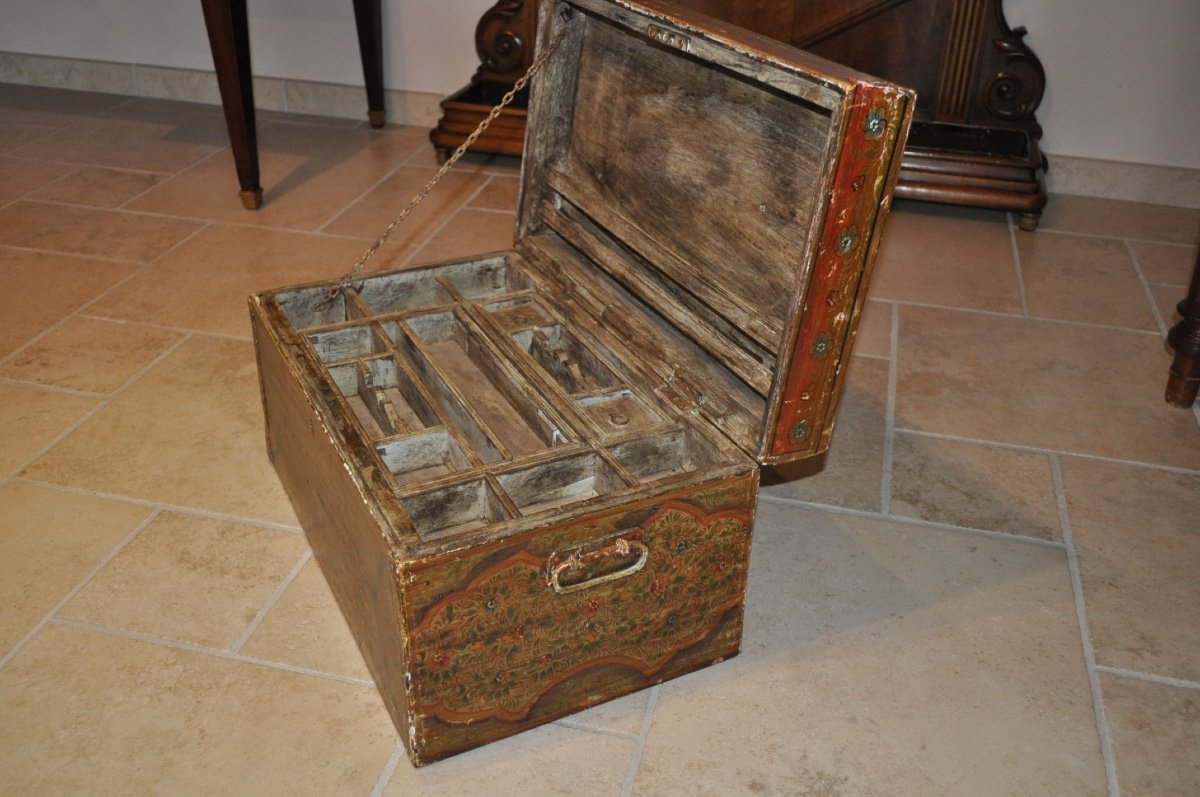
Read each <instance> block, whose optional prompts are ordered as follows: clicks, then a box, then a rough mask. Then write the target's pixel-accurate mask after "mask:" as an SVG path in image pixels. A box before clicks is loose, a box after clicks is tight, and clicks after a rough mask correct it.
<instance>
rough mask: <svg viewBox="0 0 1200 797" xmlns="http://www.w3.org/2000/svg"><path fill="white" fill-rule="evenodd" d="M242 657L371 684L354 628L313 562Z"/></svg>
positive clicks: (291, 587)
mask: <svg viewBox="0 0 1200 797" xmlns="http://www.w3.org/2000/svg"><path fill="white" fill-rule="evenodd" d="M242 653H244V654H246V655H247V656H254V657H256V658H260V659H266V660H268V661H278V662H283V663H285V664H291V665H294V666H296V667H305V668H308V669H310V670H318V671H320V672H328V673H334V674H335V675H344V676H346V677H347V678H360V679H362V680H364V681H369V680H371V674H370V673H369V672H368V671H367V665H366V664H364V663H363V658H362V654H361V653H359V652H358V646H357V645H355V644H354V637H353V636H351V634H350V628H349V627H348V626H347V625H346V621H345V619H343V618H342V613H341V611H340V610H339V609H338V605H337V601H335V600H334V598H333V593H332V592H330V591H329V585H328V584H327V583H326V582H325V577H324V576H323V575H321V570H320V568H319V567H318V566H317V563H316V560H313V559H310V560H309V561H308V563H307V564H306V565H304V567H303V569H301V570H300V573H299V574H298V575H297V576H296V578H295V579H293V581H292V583H291V584H289V585H288V588H287V589H286V590H285V591H284V593H283V594H282V595H281V596H279V600H278V601H276V603H275V605H274V606H272V607H271V610H270V611H269V612H267V615H266V617H264V618H263V620H262V622H261V623H259V626H258V628H256V629H255V630H254V633H253V634H252V635H251V636H250V639H249V640H247V642H246V644H245V645H244V646H243V647H242Z"/></svg>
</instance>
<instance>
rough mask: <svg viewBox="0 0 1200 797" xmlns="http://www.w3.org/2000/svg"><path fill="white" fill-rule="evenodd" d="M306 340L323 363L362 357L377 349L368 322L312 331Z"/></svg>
mask: <svg viewBox="0 0 1200 797" xmlns="http://www.w3.org/2000/svg"><path fill="white" fill-rule="evenodd" d="M308 341H309V343H311V344H312V347H313V350H314V351H316V353H317V356H318V357H319V358H321V362H324V363H334V362H338V361H340V360H349V359H350V358H352V357H362V356H363V355H365V354H372V353H374V352H377V351H378V350H379V349H378V344H377V342H376V341H375V336H374V333H373V332H372V331H371V325H370V324H359V325H356V326H351V327H342V328H340V329H331V330H327V331H325V332H314V333H312V334H310V335H309V336H308Z"/></svg>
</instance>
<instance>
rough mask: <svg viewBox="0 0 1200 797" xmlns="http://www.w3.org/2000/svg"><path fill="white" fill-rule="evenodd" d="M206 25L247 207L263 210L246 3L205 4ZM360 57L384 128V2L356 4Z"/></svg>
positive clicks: (358, 0) (372, 111) (370, 103)
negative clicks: (381, 4) (381, 10)
mask: <svg viewBox="0 0 1200 797" xmlns="http://www.w3.org/2000/svg"><path fill="white" fill-rule="evenodd" d="M200 2H201V5H202V6H203V8H204V25H205V27H206V28H207V29H208V43H209V46H210V47H211V48H212V55H213V65H214V67H215V68H216V71H217V85H218V86H219V87H220V90H221V103H222V105H223V106H224V109H225V124H226V125H227V126H228V128H229V144H230V147H231V148H232V149H233V160H234V164H235V165H236V168H237V177H238V185H239V186H240V187H241V190H240V192H239V193H240V195H241V197H242V204H243V205H244V206H245V207H246V209H247V210H256V209H257V208H259V207H261V206H262V184H261V183H260V181H259V169H258V136H257V134H256V133H255V124H254V85H253V82H252V79H251V75H250V30H249V24H248V21H247V16H246V0H200ZM354 21H355V24H356V26H357V28H358V45H359V54H360V56H361V58H362V67H363V77H364V79H365V81H366V84H367V108H368V109H369V110H368V111H367V118H368V119H369V120H370V122H371V126H372V127H383V123H384V119H385V117H386V113H385V111H384V104H383V32H382V27H381V25H380V0H354Z"/></svg>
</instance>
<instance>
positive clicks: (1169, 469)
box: [896, 403, 1200, 476]
mask: <svg viewBox="0 0 1200 797" xmlns="http://www.w3.org/2000/svg"><path fill="white" fill-rule="evenodd" d="M1196 410H1197V419H1198V420H1200V403H1197V406H1196ZM896 431H897V432H900V433H902V434H907V435H913V436H915V437H930V438H933V439H934V440H949V441H951V442H956V443H975V444H976V445H982V446H989V447H991V448H1006V449H1009V450H1012V451H1029V452H1032V453H1035V454H1057V455H1061V456H1064V457H1072V458H1074V459H1086V460H1089V461H1092V462H1111V463H1113V464H1116V465H1133V466H1136V467H1139V468H1150V469H1152V470H1161V471H1164V472H1166V473H1179V474H1183V475H1185V476H1195V475H1198V474H1200V468H1184V467H1180V466H1178V465H1160V464H1158V463H1156V462H1142V461H1140V460H1136V459H1119V458H1117V457H1105V456H1101V455H1100V454H1085V453H1082V452H1079V451H1066V450H1064V449H1057V448H1039V447H1038V446H1026V445H1021V444H1020V443H1003V442H1000V441H997V440H984V439H982V438H977V437H963V436H962V435H955V434H944V433H942V432H926V431H922V430H920V429H904V428H898V429H897V430H896Z"/></svg>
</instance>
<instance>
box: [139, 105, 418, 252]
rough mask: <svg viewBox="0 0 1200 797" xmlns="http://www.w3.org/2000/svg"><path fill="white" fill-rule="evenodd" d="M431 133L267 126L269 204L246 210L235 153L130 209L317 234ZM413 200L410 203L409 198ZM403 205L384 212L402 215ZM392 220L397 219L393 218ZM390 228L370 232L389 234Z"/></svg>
mask: <svg viewBox="0 0 1200 797" xmlns="http://www.w3.org/2000/svg"><path fill="white" fill-rule="evenodd" d="M426 141H427V139H426V137H425V134H424V131H417V130H416V129H415V128H395V129H391V130H387V131H373V130H345V129H336V128H330V127H315V126H306V125H292V124H274V125H265V126H264V127H263V130H262V135H261V139H260V142H259V166H260V169H261V182H262V186H263V203H264V204H263V206H262V207H261V208H259V209H258V210H255V211H248V210H245V209H244V208H243V207H242V203H241V201H240V200H239V199H238V197H237V190H238V183H237V173H236V171H235V170H234V163H233V155H232V153H231V152H230V151H229V150H225V151H223V152H221V153H218V154H216V155H214V156H212V157H210V158H205V159H204V160H203V161H201V162H199V163H197V164H195V165H194V166H192V167H191V168H189V169H187V170H185V171H183V172H181V173H180V174H178V175H176V176H175V177H173V178H171V179H169V180H167V181H166V182H164V183H163V184H162V185H160V186H158V187H156V188H154V189H153V190H151V191H149V192H148V193H146V194H145V195H144V196H141V197H139V198H138V199H137V200H135V201H134V202H132V203H130V205H129V207H130V209H133V210H145V211H153V212H155V213H167V214H171V215H178V216H187V217H191V218H205V219H214V220H218V221H229V222H236V223H238V224H253V225H265V226H272V227H287V228H292V229H301V230H310V231H311V230H316V229H317V228H318V227H320V226H321V225H322V224H324V223H325V222H326V221H328V220H329V219H330V218H332V217H333V216H334V215H335V214H337V213H338V212H339V211H340V210H341V209H342V208H344V207H345V206H346V205H348V204H349V203H351V202H353V201H354V200H355V199H356V198H358V197H359V196H361V195H362V194H363V193H364V192H366V191H368V190H369V189H370V188H371V186H372V185H374V184H375V183H376V182H377V181H378V180H380V179H381V178H382V177H383V176H384V175H386V174H387V173H388V172H389V171H391V170H392V169H393V168H395V166H396V165H397V164H398V163H400V161H402V160H404V158H406V157H407V156H408V155H410V154H411V153H412V152H413V150H414V149H415V148H416V147H418V146H420V145H421V144H424V143H426ZM406 201H407V200H406ZM402 209H403V205H398V206H396V207H392V208H386V209H384V210H387V211H391V212H392V214H393V215H397V214H399V212H400V211H401V210H402ZM389 221H390V219H389ZM383 226H386V222H385V223H384V224H383V225H381V226H380V228H379V229H378V230H376V231H374V232H372V233H371V234H370V237H372V238H374V237H375V235H377V234H378V233H380V232H382V231H383Z"/></svg>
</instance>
